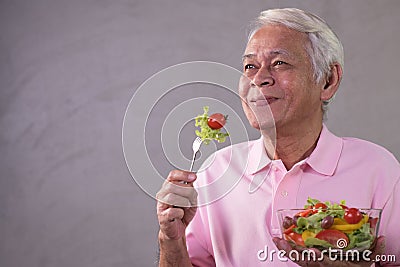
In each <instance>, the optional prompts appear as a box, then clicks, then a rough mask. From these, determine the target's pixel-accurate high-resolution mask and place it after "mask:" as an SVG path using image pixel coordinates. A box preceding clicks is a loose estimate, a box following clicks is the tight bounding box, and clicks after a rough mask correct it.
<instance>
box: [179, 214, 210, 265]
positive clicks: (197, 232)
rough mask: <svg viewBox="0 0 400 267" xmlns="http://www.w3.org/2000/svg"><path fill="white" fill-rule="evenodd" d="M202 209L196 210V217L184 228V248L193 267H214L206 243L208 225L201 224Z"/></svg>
mask: <svg viewBox="0 0 400 267" xmlns="http://www.w3.org/2000/svg"><path fill="white" fill-rule="evenodd" d="M202 209H203V208H198V210H197V212H196V215H195V216H194V218H193V220H192V221H191V222H190V223H189V225H188V227H187V228H186V246H187V250H188V253H189V257H190V261H191V262H192V265H193V266H198V267H209V266H216V265H215V261H214V257H213V255H212V252H211V251H210V248H209V245H207V241H206V239H207V237H208V236H209V234H208V233H207V229H208V227H207V225H208V224H207V223H205V224H204V223H203V220H202V214H201V213H202Z"/></svg>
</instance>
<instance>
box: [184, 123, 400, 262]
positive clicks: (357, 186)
mask: <svg viewBox="0 0 400 267" xmlns="http://www.w3.org/2000/svg"><path fill="white" fill-rule="evenodd" d="M203 165H204V166H206V167H205V168H204V170H203V171H200V172H199V173H198V174H197V175H198V178H197V181H196V185H195V186H196V188H197V190H198V193H199V197H198V200H199V205H200V207H199V208H198V210H197V213H196V216H195V218H194V219H193V221H192V222H191V223H190V224H189V226H188V228H187V233H186V237H187V241H186V242H187V247H188V251H189V255H190V258H191V261H192V263H193V265H194V266H207V267H209V266H224V267H227V266H297V265H296V264H294V263H293V262H291V261H290V260H287V259H286V261H285V258H284V257H282V256H281V255H278V253H277V252H278V249H277V248H276V246H275V244H274V243H273V242H272V237H273V236H279V237H280V236H281V232H280V226H279V223H278V219H277V214H276V211H277V210H278V209H282V208H303V206H304V204H305V203H306V201H307V198H308V197H312V198H316V199H319V200H321V201H332V202H340V201H341V200H346V203H347V204H348V205H349V206H351V207H359V208H369V207H370V208H380V209H383V212H382V218H381V219H382V220H381V225H380V231H379V232H380V235H385V236H386V254H394V255H396V260H397V264H399V265H400V241H399V240H400V231H399V225H400V209H399V207H400V185H399V180H400V165H399V163H398V161H397V160H396V159H395V158H394V156H393V155H392V154H391V153H389V152H388V151H386V150H385V149H384V148H382V147H380V146H377V145H375V144H372V143H370V142H367V141H363V140H359V139H355V138H339V137H337V136H335V135H333V134H332V133H331V132H329V131H328V129H327V128H326V127H325V126H324V127H323V129H322V132H321V134H320V138H319V141H318V144H317V146H316V148H315V150H314V151H313V153H312V154H311V155H310V157H309V158H307V159H305V160H303V161H301V162H299V163H297V164H296V165H294V166H293V168H292V169H290V170H289V171H287V170H286V168H285V167H284V165H283V163H282V161H280V160H270V159H269V157H268V156H267V154H266V152H265V149H264V145H263V141H262V138H260V139H258V140H255V141H250V142H245V143H240V144H237V145H233V146H230V147H227V148H224V149H222V150H220V151H218V152H216V153H215V155H214V156H212V157H210V159H209V160H208V161H207V162H206V163H205V164H203ZM396 206H397V208H396ZM391 264H393V263H391Z"/></svg>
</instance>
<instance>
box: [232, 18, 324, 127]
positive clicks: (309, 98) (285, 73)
mask: <svg viewBox="0 0 400 267" xmlns="http://www.w3.org/2000/svg"><path fill="white" fill-rule="evenodd" d="M307 45H309V40H308V38H307V35H306V34H304V33H300V32H297V31H294V30H291V29H289V28H286V27H284V26H276V25H270V26H265V27H263V28H261V29H260V30H258V31H257V32H256V33H255V34H254V35H253V37H252V38H251V39H250V41H249V43H248V44H247V47H246V50H245V53H244V57H243V72H244V76H246V77H247V78H248V79H245V78H244V79H242V80H241V84H240V86H239V94H240V96H241V97H242V105H243V109H244V112H245V114H246V116H247V118H248V120H249V122H250V124H251V125H252V126H253V127H254V128H257V129H267V128H270V127H273V126H274V123H275V126H276V129H277V130H283V129H293V130H295V129H296V128H298V127H299V126H300V125H301V124H303V125H305V124H304V123H310V122H318V121H320V122H321V121H322V110H321V105H322V101H321V91H322V90H323V85H322V83H320V84H317V83H316V82H315V79H314V77H313V68H312V65H311V61H310V58H309V56H308V54H307V52H306V47H307ZM271 113H272V116H273V118H271V116H270V114H271ZM310 120H311V121H310Z"/></svg>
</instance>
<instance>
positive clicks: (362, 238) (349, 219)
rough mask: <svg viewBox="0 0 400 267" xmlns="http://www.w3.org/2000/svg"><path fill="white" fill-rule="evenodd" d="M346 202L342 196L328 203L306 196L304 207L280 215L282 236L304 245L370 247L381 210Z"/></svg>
mask: <svg viewBox="0 0 400 267" xmlns="http://www.w3.org/2000/svg"><path fill="white" fill-rule="evenodd" d="M345 204H346V202H345V201H344V200H342V201H341V202H340V203H331V202H329V201H327V202H321V201H319V200H317V199H312V198H308V200H307V204H306V205H305V206H304V209H302V210H297V211H296V213H293V214H294V215H293V216H289V215H286V216H282V218H281V221H282V229H283V237H284V238H285V239H286V240H288V241H290V242H292V243H294V244H296V245H299V246H303V247H318V248H335V249H343V250H349V249H356V250H360V251H361V250H365V249H369V248H370V247H371V245H372V243H373V242H374V239H375V235H376V232H377V227H378V221H379V216H380V212H381V210H374V209H358V208H349V207H347V206H346V205H345ZM281 211H282V210H281ZM371 211H374V212H375V214H374V213H372V212H371Z"/></svg>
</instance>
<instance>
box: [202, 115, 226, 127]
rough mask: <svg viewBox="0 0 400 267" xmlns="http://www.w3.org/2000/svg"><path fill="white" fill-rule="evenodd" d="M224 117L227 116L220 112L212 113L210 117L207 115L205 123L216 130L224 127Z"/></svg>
mask: <svg viewBox="0 0 400 267" xmlns="http://www.w3.org/2000/svg"><path fill="white" fill-rule="evenodd" d="M226 119H227V116H225V115H223V114H221V113H214V114H212V115H211V116H210V117H208V120H207V124H208V126H209V127H210V128H211V129H213V130H217V129H220V128H222V127H224V125H225V123H226Z"/></svg>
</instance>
